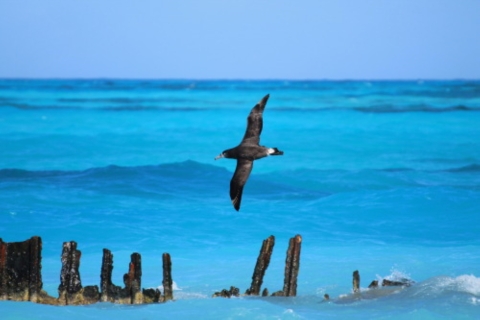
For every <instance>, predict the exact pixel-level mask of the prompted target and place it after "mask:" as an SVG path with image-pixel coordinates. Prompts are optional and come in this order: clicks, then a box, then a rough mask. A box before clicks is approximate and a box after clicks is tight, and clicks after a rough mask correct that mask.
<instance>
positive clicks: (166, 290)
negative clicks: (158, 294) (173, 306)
mask: <svg viewBox="0 0 480 320" xmlns="http://www.w3.org/2000/svg"><path fill="white" fill-rule="evenodd" d="M162 261H163V281H162V284H163V297H164V301H168V300H173V289H172V285H173V280H172V259H171V258H170V254H168V253H164V254H163V255H162Z"/></svg>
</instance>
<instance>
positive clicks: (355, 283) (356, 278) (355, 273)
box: [352, 270, 360, 293]
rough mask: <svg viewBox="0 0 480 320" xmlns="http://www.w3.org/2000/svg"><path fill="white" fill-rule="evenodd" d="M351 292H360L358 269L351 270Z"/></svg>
mask: <svg viewBox="0 0 480 320" xmlns="http://www.w3.org/2000/svg"><path fill="white" fill-rule="evenodd" d="M352 286H353V292H354V293H357V292H360V273H359V272H358V270H355V271H353V280H352Z"/></svg>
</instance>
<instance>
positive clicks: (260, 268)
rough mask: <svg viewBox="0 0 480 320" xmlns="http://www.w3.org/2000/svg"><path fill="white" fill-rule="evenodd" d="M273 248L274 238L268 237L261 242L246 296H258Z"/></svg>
mask: <svg viewBox="0 0 480 320" xmlns="http://www.w3.org/2000/svg"><path fill="white" fill-rule="evenodd" d="M274 246H275V237H274V236H270V237H268V238H267V239H265V240H263V243H262V247H261V248H260V253H259V254H258V258H257V263H256V265H255V269H254V270H253V275H252V284H251V285H250V289H248V290H247V292H246V294H247V295H255V296H258V295H259V294H260V289H261V287H262V283H263V277H264V276H265V271H266V270H267V268H268V265H269V264H270V258H271V256H272V252H273V247H274ZM267 292H268V290H267Z"/></svg>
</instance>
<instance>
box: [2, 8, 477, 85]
mask: <svg viewBox="0 0 480 320" xmlns="http://www.w3.org/2000/svg"><path fill="white" fill-rule="evenodd" d="M0 78H120V79H123V78H133V79H252V80H256V79H292V80H310V79H331V80H346V79H352V80H356V79H372V80H374V79H480V0H457V1H454V0H363V1H356V0H328V1H327V0H295V1H292V0H288V1H286V0H242V1H241V0H177V1H174V0H155V1H153V0H142V1H125V0H94V1H93V0H42V1H39V0H0Z"/></svg>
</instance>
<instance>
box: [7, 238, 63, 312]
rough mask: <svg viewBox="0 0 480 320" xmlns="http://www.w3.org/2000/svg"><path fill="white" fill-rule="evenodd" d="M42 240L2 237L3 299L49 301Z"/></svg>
mask: <svg viewBox="0 0 480 320" xmlns="http://www.w3.org/2000/svg"><path fill="white" fill-rule="evenodd" d="M41 269H42V239H41V238H40V237H37V236H35V237H32V238H30V239H28V240H26V241H22V242H3V240H2V239H0V300H14V301H32V302H40V303H41V302H45V303H47V301H46V300H50V299H53V298H52V297H49V296H48V295H47V294H46V293H45V292H44V291H43V290H42V286H43V283H42V273H41Z"/></svg>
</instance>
